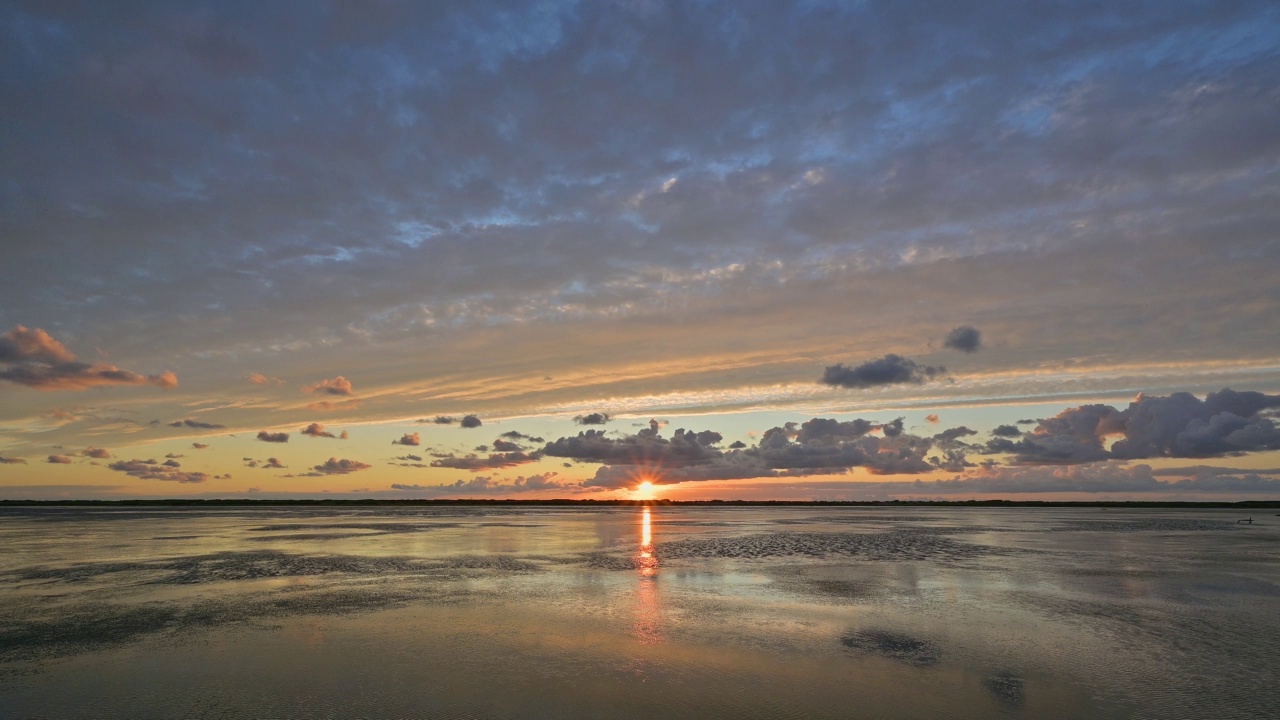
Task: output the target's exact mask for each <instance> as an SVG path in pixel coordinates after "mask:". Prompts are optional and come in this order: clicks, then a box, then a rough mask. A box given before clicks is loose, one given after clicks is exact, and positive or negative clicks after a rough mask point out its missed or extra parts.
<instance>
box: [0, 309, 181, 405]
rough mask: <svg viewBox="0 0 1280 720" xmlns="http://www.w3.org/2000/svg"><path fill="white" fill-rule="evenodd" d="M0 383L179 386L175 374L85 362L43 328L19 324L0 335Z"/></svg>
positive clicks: (43, 387) (57, 386)
mask: <svg viewBox="0 0 1280 720" xmlns="http://www.w3.org/2000/svg"><path fill="white" fill-rule="evenodd" d="M0 364H4V365H5V366H6V367H3V368H0V380H7V381H9V382H12V383H17V384H19V385H26V386H27V387H33V388H37V389H40V390H82V389H85V388H91V387H101V386H107V385H155V386H156V387H161V388H166V389H168V388H174V387H177V386H178V377H177V376H176V375H174V374H173V373H172V372H168V371H166V372H162V373H160V374H158V375H140V374H138V373H135V372H130V371H128V370H121V369H120V368H118V367H116V366H115V365H108V364H106V363H92V364H90V363H83V362H79V361H78V360H76V357H75V356H74V355H72V354H71V352H70V351H69V350H67V349H66V348H65V347H63V345H62V343H59V342H58V341H57V340H54V339H53V338H52V337H50V336H49V334H48V333H47V332H45V331H44V330H41V329H40V328H35V329H28V328H26V327H23V326H22V325H16V326H14V328H13V329H12V330H10V331H9V332H7V333H5V334H4V335H0Z"/></svg>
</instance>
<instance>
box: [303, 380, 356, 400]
mask: <svg viewBox="0 0 1280 720" xmlns="http://www.w3.org/2000/svg"><path fill="white" fill-rule="evenodd" d="M302 389H303V390H304V391H306V392H309V393H318V394H321V395H342V396H350V395H353V394H354V392H353V391H352V388H351V381H350V380H348V379H346V378H345V377H343V376H341V375H339V376H338V377H336V378H333V379H332V380H321V381H320V382H318V383H316V384H314V385H307V386H305V387H303V388H302Z"/></svg>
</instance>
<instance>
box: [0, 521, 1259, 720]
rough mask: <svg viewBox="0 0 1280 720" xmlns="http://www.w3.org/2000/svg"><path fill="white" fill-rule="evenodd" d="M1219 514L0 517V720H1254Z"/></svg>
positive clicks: (1247, 595) (1251, 637) (1241, 539)
mask: <svg viewBox="0 0 1280 720" xmlns="http://www.w3.org/2000/svg"><path fill="white" fill-rule="evenodd" d="M1247 516H1248V513H1247V512H1241V511H1239V510H1222V509H1185V510H1184V509H1158V510H1157V509H1141V510H1134V509H1109V508H1036V509H1032V508H924V507H904V508H850V507H829V508H815V507H777V508H759V507H749V508H748V507H739V508H715V507H679V506H677V507H653V508H647V507H645V508H642V507H608V508H582V507H506V508H502V507H404V508H388V507H336V508H335V507H325V508H320V507H287V508H274V507H253V508H217V509H208V508H199V509H190V508H172V509H169V508H164V509H157V508H58V507H33V508H18V507H14V508H4V509H0V547H3V548H4V551H3V553H2V554H0V717H3V718H264V717H275V718H351V717H368V718H651V717H670V718H710V717H735V718H1020V717H1025V718H1085V717H1088V718H1251V719H1256V718H1261V717H1274V716H1275V712H1276V708H1280V676H1278V674H1280V642H1278V641H1277V638H1280V517H1275V516H1274V513H1272V512H1265V513H1254V515H1253V517H1254V523H1253V524H1252V525H1245V524H1238V523H1237V522H1236V521H1237V520H1238V519H1241V518H1243V517H1247Z"/></svg>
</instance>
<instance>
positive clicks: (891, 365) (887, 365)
mask: <svg viewBox="0 0 1280 720" xmlns="http://www.w3.org/2000/svg"><path fill="white" fill-rule="evenodd" d="M946 371H947V369H946V368H945V367H942V366H937V367H934V366H932V365H920V364H918V363H917V362H915V361H914V360H910V359H908V358H904V357H902V356H901V355H894V354H892V353H890V354H888V355H885V356H884V357H882V358H879V359H878V360H868V361H867V362H865V363H863V364H861V365H859V366H857V367H845V366H844V365H843V364H841V363H836V364H835V365H831V366H829V367H828V368H827V369H826V370H825V371H824V372H823V373H822V379H821V380H819V382H821V383H823V384H824V385H835V386H838V387H843V388H852V389H862V388H871V387H879V386H883V385H903V384H910V385H919V384H920V383H923V382H925V381H927V380H932V379H933V378H934V377H937V376H939V375H943V374H945V373H946Z"/></svg>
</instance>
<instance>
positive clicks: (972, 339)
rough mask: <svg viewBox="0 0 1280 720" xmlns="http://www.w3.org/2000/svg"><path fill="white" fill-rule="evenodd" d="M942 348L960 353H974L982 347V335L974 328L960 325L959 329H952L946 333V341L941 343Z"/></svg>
mask: <svg viewBox="0 0 1280 720" xmlns="http://www.w3.org/2000/svg"><path fill="white" fill-rule="evenodd" d="M942 346H943V347H948V348H951V349H952V350H959V351H960V352H966V353H971V352H976V351H977V350H978V349H979V348H980V347H982V333H980V332H978V329H977V328H975V327H972V326H969V325H961V326H960V327H957V328H952V329H951V332H949V333H947V337H946V339H945V340H943V341H942Z"/></svg>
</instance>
